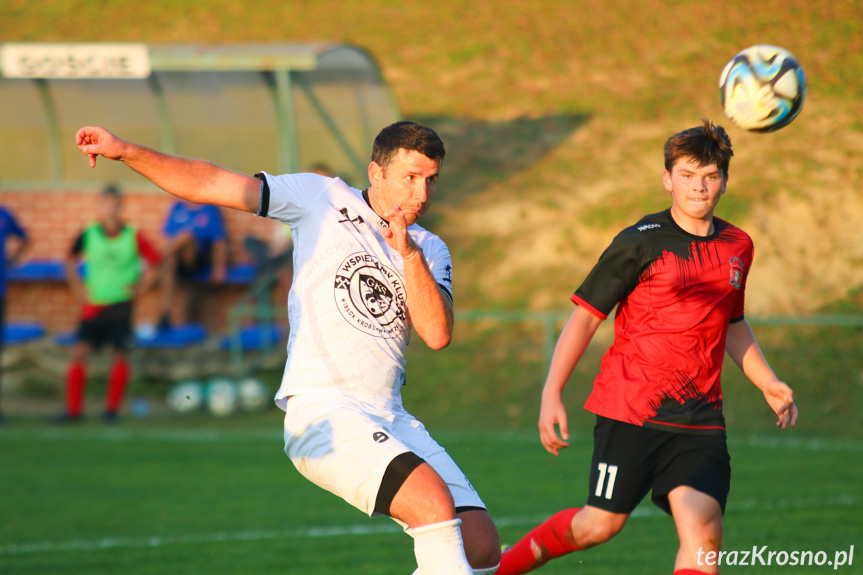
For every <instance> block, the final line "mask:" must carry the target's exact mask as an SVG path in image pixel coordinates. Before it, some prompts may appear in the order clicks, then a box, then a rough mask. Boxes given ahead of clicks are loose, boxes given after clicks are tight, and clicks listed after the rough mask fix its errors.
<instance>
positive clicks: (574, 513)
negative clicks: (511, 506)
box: [497, 506, 629, 575]
mask: <svg viewBox="0 0 863 575" xmlns="http://www.w3.org/2000/svg"><path fill="white" fill-rule="evenodd" d="M628 517H629V515H626V514H622V513H610V512H608V511H603V510H602V509H598V508H596V507H591V506H585V507H584V508H576V509H565V510H563V511H559V512H557V513H555V514H554V515H552V516H551V517H550V518H549V519H548V520H546V521H545V522H544V523H541V524H540V525H539V526H537V527H536V528H535V529H533V531H531V532H529V533H528V534H527V535H525V536H524V537H523V538H522V539H521V541H519V542H518V543H516V544H515V545H514V546H513V547H511V548H510V549H508V550H507V551H506V552H505V553H504V554H503V556H502V557H501V560H500V569H498V570H497V575H519V574H521V573H528V572H530V571H533V570H534V569H538V568H539V567H542V566H543V565H545V564H546V563H548V562H549V561H551V560H552V559H555V558H557V557H562V556H564V555H568V554H569V553H572V552H574V551H580V550H582V549H587V548H589V547H593V546H594V545H598V544H600V543H604V542H605V541H608V540H609V539H611V538H612V537H614V536H615V535H617V533H619V532H620V530H621V529H623V525H624V524H625V523H626V520H627V518H628Z"/></svg>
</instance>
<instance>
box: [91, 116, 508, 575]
mask: <svg viewBox="0 0 863 575" xmlns="http://www.w3.org/2000/svg"><path fill="white" fill-rule="evenodd" d="M76 141H77V144H78V147H79V149H80V150H81V151H82V152H83V153H84V154H85V155H87V156H89V158H90V165H91V166H92V167H95V165H96V157H97V156H99V155H101V156H103V157H105V158H108V159H112V160H119V161H121V162H123V163H124V164H126V165H127V166H129V167H130V168H132V169H133V170H135V171H137V172H139V173H140V174H142V175H143V176H145V177H146V178H148V179H149V180H151V181H152V182H153V183H155V184H156V185H157V186H159V187H160V188H162V189H163V190H165V191H167V192H169V193H171V194H174V195H175V196H178V197H181V198H184V199H186V200H189V201H192V202H197V203H206V204H215V205H219V206H224V207H229V208H234V209H238V210H243V211H247V212H251V213H255V214H257V215H259V216H264V217H270V218H274V219H277V220H280V221H282V222H284V223H286V224H288V225H289V226H290V227H291V231H292V236H293V240H294V270H295V272H294V282H293V285H292V287H291V290H290V295H289V297H288V314H289V317H290V323H291V335H290V339H289V342H288V360H287V364H286V366H285V374H284V377H283V380H282V385H281V387H280V389H279V392H278V393H277V395H276V403H277V404H278V405H279V407H281V408H282V409H283V410H285V452H286V453H287V454H288V456H289V457H290V458H291V461H292V462H293V463H294V465H295V466H296V468H297V469H298V470H299V471H300V473H302V474H303V475H304V476H305V477H307V478H308V479H309V480H311V481H312V482H314V483H315V484H317V485H319V486H320V487H322V488H324V489H327V490H330V491H332V492H333V493H335V494H337V495H339V496H340V497H342V498H343V499H345V500H346V501H347V502H349V503H350V504H351V505H354V506H355V507H357V508H359V509H361V510H363V511H364V512H366V513H368V514H369V515H371V516H374V515H388V516H390V517H392V518H393V519H395V520H396V521H398V522H399V523H401V524H402V525H404V526H405V528H406V531H407V532H408V533H409V534H410V535H411V536H412V537H413V538H414V553H415V556H416V559H417V565H418V569H417V571H416V573H421V574H422V575H433V574H441V575H443V574H446V575H468V574H475V573H487V574H491V573H494V571H495V570H496V568H497V564H498V562H499V560H500V542H499V538H498V533H497V529H496V528H495V526H494V523H493V522H492V520H491V518H490V516H489V514H488V512H487V511H486V509H485V505H484V504H483V502H482V500H481V499H480V497H479V495H478V494H477V493H476V491H475V490H474V488H473V487H472V486H471V484H470V482H468V480H467V478H466V477H465V476H464V474H463V473H462V472H461V471H460V470H459V468H458V466H456V464H455V462H453V460H452V459H451V458H450V457H449V455H447V453H446V451H445V450H444V449H443V448H442V447H441V446H440V445H438V444H437V443H436V442H435V441H434V440H433V439H432V438H431V436H430V435H429V434H428V433H427V432H426V430H425V428H424V427H423V425H422V423H420V422H419V421H417V420H416V419H415V418H414V417H413V416H411V415H410V414H409V413H408V412H407V411H405V409H404V407H403V406H402V401H401V386H402V385H404V383H405V357H404V352H405V347H406V345H407V344H408V341H409V336H410V330H411V328H413V329H414V330H415V331H416V332H417V334H418V335H419V337H420V338H421V339H422V340H423V341H424V342H425V343H426V344H427V345H428V346H429V347H431V348H433V349H441V348H443V347H446V346H447V345H448V344H449V342H450V339H451V337H452V326H453V307H452V262H451V258H450V254H449V250H448V249H447V247H446V244H444V242H443V241H442V240H441V239H440V238H438V237H437V236H435V235H434V234H431V233H430V232H428V231H427V230H424V229H423V228H421V227H420V226H418V225H416V223H415V222H416V220H417V218H419V217H420V216H421V215H422V214H423V213H424V212H425V211H426V209H428V206H429V203H430V201H431V199H432V196H433V195H434V190H435V184H436V182H437V178H438V173H439V171H440V167H441V164H442V162H443V158H444V154H445V151H444V146H443V142H441V140H440V138H439V137H438V135H437V134H436V133H435V132H434V131H433V130H431V129H429V128H427V127H424V126H420V125H419V124H415V123H413V122H397V123H395V124H392V125H391V126H388V127H386V128H384V129H383V130H382V131H381V133H380V134H378V136H377V137H376V138H375V142H374V146H373V150H372V161H371V163H370V165H369V170H368V175H369V183H370V185H369V188H368V189H367V190H365V191H360V190H357V189H354V188H351V187H349V186H348V185H347V184H345V183H344V182H342V181H341V180H339V179H338V178H327V177H323V176H319V175H315V174H294V175H282V176H272V175H269V174H266V173H261V174H257V175H256V176H255V177H252V176H249V175H246V174H240V173H237V172H233V171H230V170H226V169H224V168H220V167H218V166H216V165H214V164H212V163H209V162H206V161H203V160H192V159H188V158H183V157H179V156H171V155H167V154H162V153H160V152H157V151H155V150H151V149H149V148H146V147H143V146H139V145H136V144H132V143H131V142H127V141H124V140H122V139H120V138H118V137H117V136H115V135H113V134H111V133H110V132H108V131H107V130H104V129H103V128H94V127H85V128H81V129H80V130H79V131H78V134H77V135H76Z"/></svg>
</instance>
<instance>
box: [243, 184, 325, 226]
mask: <svg viewBox="0 0 863 575" xmlns="http://www.w3.org/2000/svg"><path fill="white" fill-rule="evenodd" d="M258 177H259V178H261V208H260V211H259V213H258V215H259V216H263V217H267V218H272V219H274V220H279V221H280V222H284V223H286V224H288V225H292V224H294V223H296V222H297V221H299V219H300V218H301V217H303V215H304V214H305V213H306V211H307V210H308V206H310V205H311V204H312V203H313V202H314V201H315V200H316V199H317V198H318V197H319V196H320V195H321V194H322V193H324V191H325V190H326V186H327V183H328V182H329V181H330V180H331V179H332V178H327V177H325V176H320V175H318V174H285V175H281V176H272V175H270V174H267V173H266V172H261V173H260V174H258Z"/></svg>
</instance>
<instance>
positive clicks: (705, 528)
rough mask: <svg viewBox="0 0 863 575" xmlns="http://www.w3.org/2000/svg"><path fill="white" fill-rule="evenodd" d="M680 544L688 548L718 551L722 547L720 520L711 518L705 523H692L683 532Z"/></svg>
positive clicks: (719, 518)
mask: <svg viewBox="0 0 863 575" xmlns="http://www.w3.org/2000/svg"><path fill="white" fill-rule="evenodd" d="M682 538H683V539H685V540H683V541H681V544H683V545H687V544H688V546H689V547H693V548H694V547H703V548H705V549H720V548H721V547H722V518H721V517H713V518H710V519H707V520H705V521H698V522H694V523H693V524H692V525H690V526H689V528H688V529H686V530H684V531H683V535H682Z"/></svg>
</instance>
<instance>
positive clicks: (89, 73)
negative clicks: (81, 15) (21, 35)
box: [0, 43, 150, 78]
mask: <svg viewBox="0 0 863 575" xmlns="http://www.w3.org/2000/svg"><path fill="white" fill-rule="evenodd" d="M0 67H2V68H0V71H2V76H5V77H7V78H146V77H147V76H149V75H150V54H149V51H148V50H147V45H146V44H23V43H9V44H0Z"/></svg>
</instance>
